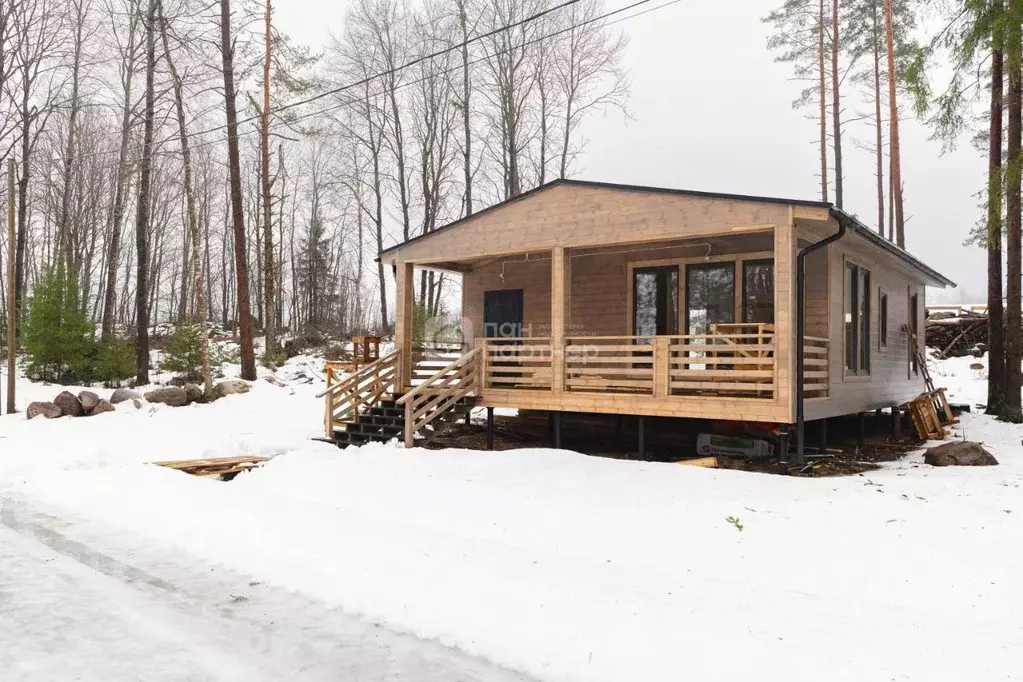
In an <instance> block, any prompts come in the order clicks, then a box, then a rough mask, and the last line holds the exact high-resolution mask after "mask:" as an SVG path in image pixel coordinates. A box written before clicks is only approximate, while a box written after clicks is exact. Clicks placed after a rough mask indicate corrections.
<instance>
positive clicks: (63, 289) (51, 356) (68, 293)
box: [22, 270, 96, 383]
mask: <svg viewBox="0 0 1023 682" xmlns="http://www.w3.org/2000/svg"><path fill="white" fill-rule="evenodd" d="M74 286H75V283H74V279H73V278H72V277H69V276H68V275H66V274H65V273H62V272H61V271H59V270H49V271H47V272H46V273H44V274H43V276H42V278H41V279H40V280H39V282H38V283H37V284H36V286H35V289H34V290H33V292H32V299H31V300H30V301H29V303H28V317H27V319H26V322H25V329H24V333H23V335H22V342H23V344H24V346H25V352H26V353H27V354H28V359H29V364H28V375H29V376H30V377H33V378H37V379H43V380H45V381H55V382H61V383H72V382H74V381H83V382H84V381H88V380H90V379H91V378H92V369H93V366H94V362H95V356H96V343H95V341H94V339H93V335H94V334H95V329H94V327H93V325H92V324H91V323H90V322H89V320H88V318H86V316H85V313H84V312H83V311H82V310H81V309H80V308H79V305H78V297H77V295H76V294H75V290H74Z"/></svg>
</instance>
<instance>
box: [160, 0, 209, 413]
mask: <svg viewBox="0 0 1023 682" xmlns="http://www.w3.org/2000/svg"><path fill="white" fill-rule="evenodd" d="M160 37H161V38H162V40H163V51H164V54H165V55H166V56H167V66H168V68H169V69H170V73H171V83H172V85H173V87H174V109H175V113H176V114H177V119H178V137H179V139H180V140H181V162H182V165H183V166H184V185H185V212H186V214H187V221H188V237H189V239H191V242H192V253H191V256H192V279H193V281H194V282H195V307H196V315H197V317H198V318H199V319H198V322H199V326H200V329H201V330H202V376H203V382H204V384H205V392H206V395H207V396H212V395H213V369H212V367H211V366H210V333H209V328H208V326H207V319H206V318H207V315H206V296H205V290H204V289H203V279H202V268H201V267H200V264H199V253H200V248H199V245H200V244H199V220H198V218H197V217H196V211H195V194H194V191H195V190H194V188H193V182H192V150H191V146H190V143H189V140H188V129H187V128H186V125H185V103H184V96H183V94H182V92H181V78H180V76H179V75H178V70H177V68H176V67H175V66H174V58H173V56H172V55H171V51H170V46H169V44H168V43H169V41H168V40H167V18H166V17H165V16H164V13H163V0H160ZM185 243H186V244H187V243H188V239H186V240H185ZM185 266H186V264H185V263H182V269H183V270H184V268H185ZM186 281H187V277H185V276H183V277H182V278H181V296H182V299H184V298H185V291H186V287H185V282H186ZM184 308H185V305H184V304H182V309H184Z"/></svg>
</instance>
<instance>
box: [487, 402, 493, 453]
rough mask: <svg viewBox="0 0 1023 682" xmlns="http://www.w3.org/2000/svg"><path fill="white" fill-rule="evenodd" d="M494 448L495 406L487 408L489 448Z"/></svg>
mask: <svg viewBox="0 0 1023 682" xmlns="http://www.w3.org/2000/svg"><path fill="white" fill-rule="evenodd" d="M493 449H494V408H492V407H488V408H487V450H493Z"/></svg>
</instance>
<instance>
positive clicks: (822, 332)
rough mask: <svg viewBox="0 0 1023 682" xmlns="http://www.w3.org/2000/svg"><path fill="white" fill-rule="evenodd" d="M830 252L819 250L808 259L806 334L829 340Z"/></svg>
mask: <svg viewBox="0 0 1023 682" xmlns="http://www.w3.org/2000/svg"><path fill="white" fill-rule="evenodd" d="M829 289H830V285H829V282H828V251H827V249H818V250H817V251H814V252H813V253H811V254H810V255H809V256H807V257H806V334H807V336H818V337H820V338H825V339H826V338H828V311H829V309H830V304H829V300H830V299H829V296H828V290H829Z"/></svg>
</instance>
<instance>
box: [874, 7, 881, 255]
mask: <svg viewBox="0 0 1023 682" xmlns="http://www.w3.org/2000/svg"><path fill="white" fill-rule="evenodd" d="M871 18H872V20H873V33H872V36H873V40H872V42H873V44H874V127H875V133H876V139H875V144H876V145H877V147H876V157H877V159H876V160H877V170H876V172H877V232H878V234H880V235H881V236H882V237H883V236H884V131H883V129H882V126H883V125H884V121H883V119H882V114H881V22H880V21H879V20H878V16H877V3H876V2H875V3H874V6H873V11H872V12H871Z"/></svg>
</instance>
